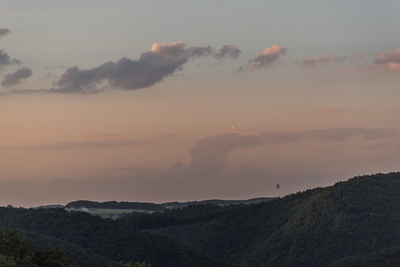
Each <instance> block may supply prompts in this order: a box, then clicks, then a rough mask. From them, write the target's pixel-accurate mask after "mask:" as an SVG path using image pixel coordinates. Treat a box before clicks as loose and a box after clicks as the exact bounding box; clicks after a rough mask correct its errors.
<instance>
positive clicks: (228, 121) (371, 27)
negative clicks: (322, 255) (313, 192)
mask: <svg viewBox="0 0 400 267" xmlns="http://www.w3.org/2000/svg"><path fill="white" fill-rule="evenodd" d="M398 25H400V2H399V1H397V0H387V1H377V0H352V1H330V0H326V1H317V0H304V1H296V0H288V1H272V0H270V1H265V0H253V1H235V0H231V1H227V0H220V1H207V0H206V1H180V0H171V1H144V0H143V1H139V0H138V1H130V0H129V1H128V0H118V1H102V0H84V1H77V0H72V1H50V0H47V1H45V0H36V1H20V0H12V1H11V0H9V1H5V0H0V206H5V205H8V204H11V205H13V206H23V207H32V206H37V205H45V204H58V203H59V204H66V203H68V202H70V201H74V200H78V199H88V200H94V201H109V200H117V201H137V202H155V203H162V202H167V201H190V200H204V199H249V198H255V197H277V196H284V195H287V194H291V193H296V192H299V191H303V190H306V189H309V188H315V187H324V186H329V185H333V184H334V183H336V182H338V181H344V180H347V179H348V178H351V177H354V176H358V175H364V174H373V173H378V172H383V173H386V172H392V171H399V170H400V123H399V121H400V120H399V119H400V105H399V104H398V103H399V99H400V86H399V85H400V27H398ZM277 184H280V188H279V189H278V188H277V187H276V185H277Z"/></svg>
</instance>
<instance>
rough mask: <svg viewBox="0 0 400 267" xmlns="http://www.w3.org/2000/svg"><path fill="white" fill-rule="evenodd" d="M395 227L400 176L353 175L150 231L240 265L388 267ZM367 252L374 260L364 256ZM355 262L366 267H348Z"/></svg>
mask: <svg viewBox="0 0 400 267" xmlns="http://www.w3.org/2000/svg"><path fill="white" fill-rule="evenodd" d="M132 216H133V215H132ZM399 222H400V173H389V174H376V175H370V176H361V177H355V178H353V179H350V180H348V181H346V182H339V183H336V184H335V185H333V186H330V187H326V188H316V189H312V190H306V191H304V192H300V193H296V194H292V195H288V196H286V197H283V198H280V199H275V200H271V201H268V202H264V203H259V204H254V205H243V206H239V207H237V209H233V210H231V211H229V212H228V213H226V214H225V215H223V216H220V217H218V218H217V219H213V220H210V221H202V222H200V223H197V224H186V225H180V226H172V227H166V228H162V229H156V230H153V232H157V233H163V234H165V235H167V236H169V237H172V238H175V239H176V240H179V241H180V242H183V243H185V244H187V245H189V246H192V247H194V248H197V249H199V250H201V251H203V252H205V253H208V254H209V255H212V256H214V257H217V258H219V259H222V260H225V261H228V262H231V263H238V264H240V265H242V266H327V265H330V264H335V262H336V263H337V262H338V261H339V260H340V259H345V258H346V261H343V262H342V263H343V266H393V265H385V264H383V265H376V261H378V262H379V257H378V256H379V255H380V257H381V258H380V259H381V260H382V259H383V260H385V256H382V255H387V256H388V257H389V256H390V258H391V259H392V260H394V261H396V260H397V262H398V263H400V253H398V252H399V249H392V247H396V246H400V224H399ZM393 251H394V252H393ZM371 253H375V254H371ZM396 253H397V254H396ZM368 254H371V255H378V256H376V257H375V258H373V259H371V258H366V255H368ZM357 262H363V263H364V265H353V263H357ZM344 263H346V264H344ZM380 264H382V262H381V263H380ZM332 266H339V265H337V264H335V265H332ZM397 266H399V265H397Z"/></svg>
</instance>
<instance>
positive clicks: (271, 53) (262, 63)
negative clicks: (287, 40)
mask: <svg viewBox="0 0 400 267" xmlns="http://www.w3.org/2000/svg"><path fill="white" fill-rule="evenodd" d="M286 50H287V49H286V48H284V47H283V46H280V45H273V46H271V47H267V48H265V49H264V50H263V51H262V52H261V54H259V55H258V56H257V57H255V58H254V59H252V60H250V61H249V64H247V65H242V66H240V67H239V69H238V71H243V70H247V69H248V68H250V70H253V71H256V70H260V69H263V68H270V67H272V66H273V65H274V63H275V62H276V61H277V60H278V58H280V57H281V56H283V55H285V53H286Z"/></svg>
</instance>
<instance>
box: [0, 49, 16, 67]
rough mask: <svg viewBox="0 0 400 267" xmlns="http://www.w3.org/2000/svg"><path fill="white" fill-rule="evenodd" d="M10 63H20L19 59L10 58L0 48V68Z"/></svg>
mask: <svg viewBox="0 0 400 267" xmlns="http://www.w3.org/2000/svg"><path fill="white" fill-rule="evenodd" d="M12 64H17V65H18V64H21V61H20V60H19V59H15V58H14V59H11V57H10V56H9V55H8V54H7V53H6V52H4V50H3V49H0V68H1V67H2V66H6V65H12Z"/></svg>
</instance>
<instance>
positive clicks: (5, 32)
mask: <svg viewBox="0 0 400 267" xmlns="http://www.w3.org/2000/svg"><path fill="white" fill-rule="evenodd" d="M10 32H11V31H10V30H9V29H4V28H3V29H0V38H2V37H4V36H7V35H8V34H9V33H10Z"/></svg>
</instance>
